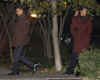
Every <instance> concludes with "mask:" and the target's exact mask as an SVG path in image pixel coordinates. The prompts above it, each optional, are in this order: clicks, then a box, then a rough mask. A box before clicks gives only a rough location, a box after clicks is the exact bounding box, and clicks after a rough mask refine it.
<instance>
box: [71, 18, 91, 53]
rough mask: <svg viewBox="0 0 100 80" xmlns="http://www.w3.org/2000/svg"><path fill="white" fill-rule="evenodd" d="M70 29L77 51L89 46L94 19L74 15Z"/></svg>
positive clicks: (75, 50)
mask: <svg viewBox="0 0 100 80" xmlns="http://www.w3.org/2000/svg"><path fill="white" fill-rule="evenodd" d="M70 30H71V34H72V37H73V41H74V52H75V53H79V52H81V51H83V50H85V49H87V48H89V43H90V39H91V38H90V37H91V31H92V21H91V20H90V19H89V17H87V16H85V17H80V16H73V18H72V24H71V28H70Z"/></svg>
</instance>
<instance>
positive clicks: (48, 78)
mask: <svg viewBox="0 0 100 80" xmlns="http://www.w3.org/2000/svg"><path fill="white" fill-rule="evenodd" d="M9 72H11V70H9V69H7V68H5V67H1V68H0V80H80V77H75V76H68V75H60V74H55V75H47V74H39V73H36V74H31V73H27V72H26V73H25V74H21V75H20V76H8V75H7V73H9Z"/></svg>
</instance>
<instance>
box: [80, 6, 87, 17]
mask: <svg viewBox="0 0 100 80" xmlns="http://www.w3.org/2000/svg"><path fill="white" fill-rule="evenodd" d="M86 15H87V9H86V8H83V9H82V10H81V16H86Z"/></svg>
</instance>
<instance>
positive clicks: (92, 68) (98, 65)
mask: <svg viewBox="0 0 100 80" xmlns="http://www.w3.org/2000/svg"><path fill="white" fill-rule="evenodd" d="M99 53H100V50H99V49H93V50H92V49H91V50H87V51H85V52H82V53H81V54H80V56H79V65H80V71H81V73H82V74H83V75H84V76H87V77H89V78H97V77H98V76H99V75H100V54H99Z"/></svg>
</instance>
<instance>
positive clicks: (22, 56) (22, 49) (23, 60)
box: [16, 46, 34, 68]
mask: <svg viewBox="0 0 100 80" xmlns="http://www.w3.org/2000/svg"><path fill="white" fill-rule="evenodd" d="M19 51H20V56H19V60H20V61H21V62H23V63H24V64H26V65H28V66H29V67H31V68H32V67H33V66H34V65H33V63H32V62H31V61H29V60H28V59H27V58H25V56H24V47H23V46H20V47H19ZM16 61H17V60H16Z"/></svg>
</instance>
